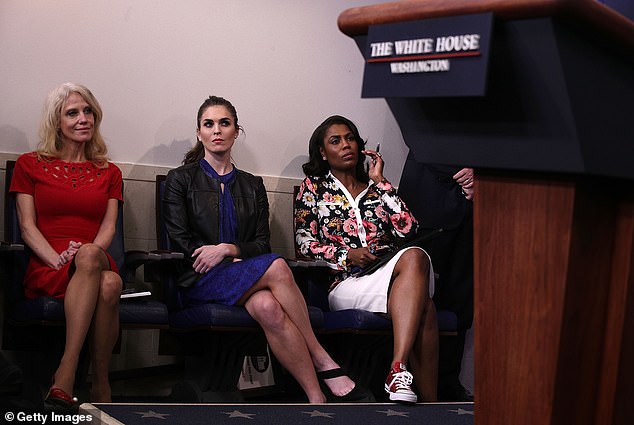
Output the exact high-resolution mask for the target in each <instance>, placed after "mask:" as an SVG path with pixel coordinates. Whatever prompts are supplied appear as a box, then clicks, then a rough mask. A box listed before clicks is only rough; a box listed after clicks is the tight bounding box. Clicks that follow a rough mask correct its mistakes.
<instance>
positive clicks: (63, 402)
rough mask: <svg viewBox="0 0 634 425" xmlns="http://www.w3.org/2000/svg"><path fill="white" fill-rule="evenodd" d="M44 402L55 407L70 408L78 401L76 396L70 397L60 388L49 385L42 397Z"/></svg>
mask: <svg viewBox="0 0 634 425" xmlns="http://www.w3.org/2000/svg"><path fill="white" fill-rule="evenodd" d="M44 403H47V404H50V405H51V406H55V407H63V408H72V407H75V406H76V405H77V403H78V400H77V397H71V396H70V395H68V394H67V393H66V392H65V391H64V390H62V389H61V388H55V387H51V389H50V390H48V393H46V397H44Z"/></svg>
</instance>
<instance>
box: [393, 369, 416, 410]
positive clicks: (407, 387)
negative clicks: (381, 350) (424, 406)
mask: <svg viewBox="0 0 634 425" xmlns="http://www.w3.org/2000/svg"><path fill="white" fill-rule="evenodd" d="M412 381H413V377H412V374H411V373H409V372H408V371H407V368H406V367H405V365H404V364H403V363H401V362H396V363H395V364H394V367H393V368H392V370H390V373H388V374H387V379H386V380H385V392H386V393H388V394H389V395H390V400H392V401H402V402H405V403H416V401H417V400H418V397H416V394H415V393H414V391H412Z"/></svg>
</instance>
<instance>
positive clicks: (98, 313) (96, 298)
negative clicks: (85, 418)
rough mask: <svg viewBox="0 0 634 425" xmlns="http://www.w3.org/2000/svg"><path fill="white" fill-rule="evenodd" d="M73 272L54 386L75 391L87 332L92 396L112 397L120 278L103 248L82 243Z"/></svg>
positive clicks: (94, 398) (97, 399)
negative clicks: (110, 377) (110, 371)
mask: <svg viewBox="0 0 634 425" xmlns="http://www.w3.org/2000/svg"><path fill="white" fill-rule="evenodd" d="M74 262H75V268H76V270H75V273H74V274H73V276H72V278H71V279H70V282H69V284H68V288H67V289H66V295H65V297H64V311H65V314H66V346H65V347H64V355H63V356H62V360H61V362H60V364H59V367H58V369H57V371H56V372H55V375H54V383H53V386H54V387H57V388H59V389H61V390H63V391H64V392H66V393H67V394H72V390H73V385H74V382H75V373H76V371H77V365H78V363H79V355H80V353H81V349H82V346H83V345H84V341H85V340H86V336H87V335H88V334H89V333H90V336H89V344H90V352H91V362H92V367H93V372H94V375H93V385H92V389H91V400H92V401H95V402H109V401H111V394H110V384H109V382H108V367H109V364H110V359H111V357H112V349H113V347H114V344H115V343H116V342H117V338H118V335H119V297H120V294H121V286H122V282H121V278H120V277H119V275H117V274H116V273H114V272H112V271H110V270H109V268H110V266H109V264H108V258H107V257H106V254H105V253H104V251H103V249H102V248H101V247H99V246H97V245H94V244H85V245H82V246H81V247H80V248H79V250H78V251H77V254H76V255H75V258H74Z"/></svg>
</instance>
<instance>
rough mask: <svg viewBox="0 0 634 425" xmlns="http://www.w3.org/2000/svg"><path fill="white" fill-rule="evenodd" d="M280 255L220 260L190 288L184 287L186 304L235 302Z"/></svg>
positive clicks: (226, 303)
mask: <svg viewBox="0 0 634 425" xmlns="http://www.w3.org/2000/svg"><path fill="white" fill-rule="evenodd" d="M278 258H280V255H278V254H273V253H271V254H262V255H258V256H256V257H250V258H245V259H244V260H242V261H235V262H232V263H220V264H218V265H217V266H216V267H214V268H212V269H211V270H209V271H208V272H207V273H206V274H205V275H204V276H203V277H202V278H200V279H199V280H198V282H196V283H195V284H193V285H192V286H191V287H189V288H185V289H184V300H185V304H188V305H195V304H206V303H209V302H214V303H218V304H224V305H234V304H235V303H236V302H238V300H239V299H240V297H242V295H244V293H245V292H247V291H248V290H249V288H251V287H252V286H253V285H254V284H255V282H257V281H258V280H259V279H260V278H261V277H262V276H263V275H264V273H265V272H266V270H267V269H268V268H269V267H270V266H271V264H272V263H273V261H275V260H276V259H278Z"/></svg>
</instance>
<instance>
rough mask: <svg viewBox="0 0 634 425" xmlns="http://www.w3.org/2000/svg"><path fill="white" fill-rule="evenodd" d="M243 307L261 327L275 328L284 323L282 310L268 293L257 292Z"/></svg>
mask: <svg viewBox="0 0 634 425" xmlns="http://www.w3.org/2000/svg"><path fill="white" fill-rule="evenodd" d="M244 306H245V308H246V309H247V311H248V312H249V314H250V315H251V316H252V317H253V318H254V319H255V320H256V321H257V322H258V323H260V324H261V325H262V327H277V326H281V324H282V323H283V322H284V316H285V313H284V310H283V309H282V306H281V305H280V303H279V302H278V301H277V299H275V297H274V296H273V294H272V293H271V292H270V291H267V290H262V291H257V292H256V293H254V294H253V295H251V297H249V299H248V300H247V301H246V303H245V304H244Z"/></svg>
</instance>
